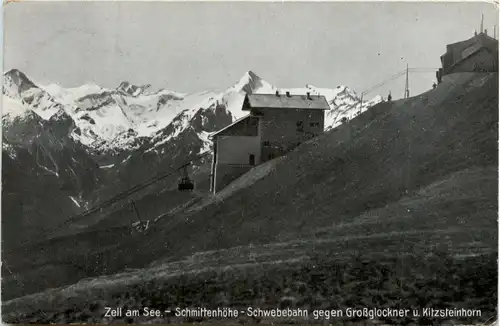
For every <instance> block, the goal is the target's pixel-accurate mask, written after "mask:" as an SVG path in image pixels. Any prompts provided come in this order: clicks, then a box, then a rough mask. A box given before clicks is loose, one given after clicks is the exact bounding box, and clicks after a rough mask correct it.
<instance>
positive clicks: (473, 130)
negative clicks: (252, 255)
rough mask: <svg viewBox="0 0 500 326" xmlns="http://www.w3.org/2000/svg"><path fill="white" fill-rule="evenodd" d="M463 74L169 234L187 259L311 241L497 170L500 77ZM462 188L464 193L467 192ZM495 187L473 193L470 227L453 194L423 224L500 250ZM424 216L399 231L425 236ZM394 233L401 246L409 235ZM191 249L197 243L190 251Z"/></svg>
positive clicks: (283, 166) (324, 139)
mask: <svg viewBox="0 0 500 326" xmlns="http://www.w3.org/2000/svg"><path fill="white" fill-rule="evenodd" d="M456 78H457V79H456V80H453V81H450V82H448V83H444V84H442V85H440V86H439V87H438V88H437V89H435V90H433V91H429V92H427V93H424V94H422V95H420V96H417V97H413V98H410V99H408V100H401V101H397V102H393V103H381V104H379V105H377V106H374V107H373V108H372V109H371V110H368V111H367V112H366V113H365V114H362V115H360V116H359V117H358V118H356V119H353V120H352V121H351V122H350V123H348V124H346V125H343V126H341V127H339V128H337V129H335V130H333V131H332V132H330V133H327V134H325V135H324V136H321V137H319V138H317V139H314V140H312V141H311V142H309V143H308V144H305V145H303V146H300V147H299V148H298V149H297V150H295V151H294V152H292V153H290V154H289V155H287V157H286V158H285V159H284V160H282V161H280V162H278V163H277V164H276V167H275V169H274V170H272V172H271V173H269V175H268V176H267V177H266V178H262V179H260V180H258V181H257V182H255V183H254V184H252V185H250V186H249V187H248V188H245V189H241V190H239V191H236V192H235V193H234V194H233V196H231V197H229V198H225V200H224V202H223V203H214V204H212V205H208V206H205V207H203V208H202V209H200V210H197V211H196V212H195V213H194V214H191V215H189V217H185V216H183V217H180V218H179V220H177V222H173V221H171V222H170V223H169V224H168V227H167V226H165V230H168V231H165V234H164V235H163V238H164V239H169V241H168V245H169V247H171V248H172V250H173V251H176V252H177V250H178V251H179V252H178V253H179V254H182V253H186V254H189V253H192V252H195V251H204V250H212V249H218V248H225V247H227V246H237V245H246V244H248V243H254V244H257V243H267V242H273V241H287V240H291V239H297V238H302V237H306V238H308V237H312V236H317V235H318V234H319V232H324V230H325V228H335V227H336V226H337V225H339V224H340V223H342V222H344V221H349V220H351V219H353V218H354V217H356V216H359V215H360V214H363V213H364V212H369V211H372V210H373V209H377V208H383V207H385V206H386V205H389V204H390V203H392V202H397V201H399V200H401V199H402V198H403V197H405V196H406V197H409V198H412V197H413V196H414V195H415V194H416V193H417V192H418V191H419V189H421V188H423V187H426V186H427V185H430V184H432V183H433V182H437V183H439V182H441V181H442V182H444V181H446V180H450V178H452V177H451V175H453V174H454V173H458V172H460V171H467V169H479V170H481V169H490V168H492V169H495V167H496V165H497V143H496V139H497V134H498V126H497V120H498V108H497V104H498V94H497V89H498V81H497V79H496V78H497V75H495V74H493V75H480V74H476V75H475V74H463V75H460V76H457V77H456ZM485 171H486V170H485ZM250 173H252V172H250ZM478 173H480V174H481V173H482V172H478ZM485 173H486V172H485ZM460 175H461V174H458V176H460ZM291 176H292V177H291ZM456 178H458V179H460V177H457V176H454V177H453V179H456ZM450 182H451V181H450ZM457 182H458V183H457V186H456V187H457V195H458V194H460V193H462V191H463V193H465V190H461V188H462V187H464V186H463V185H462V184H461V182H460V181H457ZM491 182H492V183H491V185H490V186H491V191H490V192H486V193H484V192H481V193H482V194H483V197H479V198H476V199H467V196H465V197H464V198H465V199H464V200H466V201H467V200H470V201H471V202H470V205H471V206H470V207H474V209H473V211H468V212H467V205H465V206H463V209H465V211H464V212H463V213H462V214H461V218H462V219H463V221H464V222H460V221H459V219H457V218H458V216H457V215H456V214H455V213H454V212H452V211H450V210H449V209H448V208H447V207H448V206H447V205H449V204H447V202H453V200H454V198H443V202H441V203H440V204H439V205H438V207H437V208H436V210H437V211H436V213H435V214H434V215H432V219H431V220H429V219H424V220H422V221H425V223H431V224H429V225H432V222H431V221H432V220H435V223H440V224H441V223H442V224H443V226H444V227H445V229H446V228H448V229H449V231H450V233H451V234H450V241H451V243H454V242H456V243H457V244H459V245H463V244H464V243H463V241H464V240H465V238H467V239H471V237H472V238H473V240H474V241H477V243H478V245H479V246H480V247H484V248H489V249H490V250H495V249H494V248H496V247H495V243H496V242H495V241H496V239H497V234H496V231H495V230H496V229H495V223H496V218H495V216H496V214H493V212H495V211H496V193H495V192H494V191H493V190H494V189H495V188H496V186H495V184H496V181H495V180H492V181H491ZM485 186H486V185H485ZM460 200H461V199H460ZM420 209H422V208H420ZM439 212H442V213H443V214H440V213H439ZM444 212H446V213H444ZM418 215H419V214H418V212H415V215H413V214H412V215H410V218H409V219H408V220H407V222H404V223H403V222H401V223H402V224H401V225H399V224H394V225H393V226H394V228H395V229H397V230H399V231H404V228H405V227H406V228H408V229H407V230H414V231H416V230H419V227H418V225H419V223H417V224H416V223H415V222H416V221H415V220H414V219H415V218H417V216H418ZM440 215H441V216H440ZM393 217H395V216H393ZM479 217H481V218H479ZM436 219H437V220H436ZM442 219H444V220H442ZM381 221H384V219H383V218H382V219H381ZM461 223H462V224H461ZM386 225H387V224H386V223H385V222H384V223H382V222H381V223H378V224H377V223H375V225H373V226H371V227H370V230H367V231H370V233H377V232H382V233H385V232H386V230H387V227H386ZM472 226H474V228H475V230H476V232H475V233H474V234H472V233H471V227H472ZM379 227H380V228H379ZM188 230H189V232H188ZM436 232H438V231H436ZM434 234H435V233H434ZM177 235H182V240H181V238H179V237H178V236H177ZM201 235H203V237H202V236H201ZM431 235H432V236H433V232H432V231H431V232H430V233H429V236H431ZM387 237H388V240H390V241H395V242H400V241H404V239H405V233H404V232H402V234H401V235H399V236H398V237H390V236H387ZM464 237H465V238H464ZM424 238H425V237H424ZM427 239H428V238H427ZM422 241H424V239H422ZM181 243H190V244H192V245H191V246H190V248H186V247H183V245H182V244H181ZM183 248H184V249H183ZM371 249H372V250H377V248H376V246H374V247H372V248H371ZM451 249H452V248H450V250H451ZM453 249H456V248H453ZM380 250H381V249H380Z"/></svg>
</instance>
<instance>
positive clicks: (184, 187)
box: [178, 163, 194, 191]
mask: <svg viewBox="0 0 500 326" xmlns="http://www.w3.org/2000/svg"><path fill="white" fill-rule="evenodd" d="M188 165H190V163H188V164H186V165H184V166H183V168H184V175H183V177H182V178H181V179H180V180H179V187H178V189H179V191H192V190H193V189H194V182H193V180H191V179H190V178H189V175H188V171H187V167H188Z"/></svg>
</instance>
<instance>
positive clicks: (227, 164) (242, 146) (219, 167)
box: [212, 136, 260, 192]
mask: <svg viewBox="0 0 500 326" xmlns="http://www.w3.org/2000/svg"><path fill="white" fill-rule="evenodd" d="M215 148H216V151H217V152H216V153H215V155H214V160H215V165H214V172H213V178H212V180H213V182H212V191H215V192H217V191H219V190H220V189H222V188H224V187H225V186H227V185H228V184H229V183H230V182H231V181H233V180H234V179H236V178H238V177H239V176H241V175H242V174H244V173H246V172H247V171H248V170H250V169H251V168H253V167H254V166H255V165H257V164H259V163H260V136H255V137H252V136H216V139H215ZM250 155H254V162H255V163H254V165H251V164H250Z"/></svg>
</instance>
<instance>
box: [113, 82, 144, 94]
mask: <svg viewBox="0 0 500 326" xmlns="http://www.w3.org/2000/svg"><path fill="white" fill-rule="evenodd" d="M150 87H151V85H149V84H147V85H142V86H137V85H133V84H131V83H129V82H128V81H123V82H121V84H120V85H119V86H118V87H117V88H116V90H118V91H120V92H122V93H124V94H127V95H131V96H139V95H142V94H144V92H145V91H146V90H147V89H149V88H150Z"/></svg>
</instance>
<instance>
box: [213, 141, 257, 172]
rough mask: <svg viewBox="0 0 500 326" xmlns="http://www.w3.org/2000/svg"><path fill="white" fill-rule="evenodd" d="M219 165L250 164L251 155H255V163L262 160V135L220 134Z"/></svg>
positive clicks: (218, 146) (218, 142)
mask: <svg viewBox="0 0 500 326" xmlns="http://www.w3.org/2000/svg"><path fill="white" fill-rule="evenodd" d="M217 151H218V153H217V162H216V164H217V165H221V164H249V155H250V154H253V155H255V164H259V162H260V137H248V136H218V137H217Z"/></svg>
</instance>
